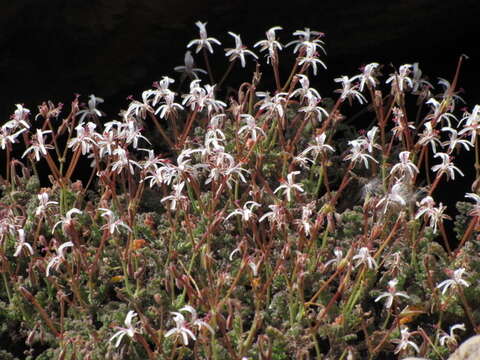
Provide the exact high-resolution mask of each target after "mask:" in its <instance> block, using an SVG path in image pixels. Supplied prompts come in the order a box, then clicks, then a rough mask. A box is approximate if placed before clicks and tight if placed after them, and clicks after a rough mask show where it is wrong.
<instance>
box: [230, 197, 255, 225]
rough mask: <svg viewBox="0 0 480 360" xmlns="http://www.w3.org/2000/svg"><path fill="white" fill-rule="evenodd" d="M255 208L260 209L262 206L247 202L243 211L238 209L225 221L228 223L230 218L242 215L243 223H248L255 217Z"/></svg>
mask: <svg viewBox="0 0 480 360" xmlns="http://www.w3.org/2000/svg"><path fill="white" fill-rule="evenodd" d="M255 207H260V204H259V203H257V202H255V201H247V202H246V203H245V204H244V205H243V208H242V209H236V210H234V211H233V212H231V213H230V214H229V215H228V216H227V217H226V218H225V221H227V220H228V219H229V218H231V217H232V216H235V215H241V216H242V221H244V222H247V221H249V220H250V219H251V218H253V217H254V216H255V214H254V213H253V209H254V208H255Z"/></svg>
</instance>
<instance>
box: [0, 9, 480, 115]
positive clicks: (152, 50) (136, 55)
mask: <svg viewBox="0 0 480 360" xmlns="http://www.w3.org/2000/svg"><path fill="white" fill-rule="evenodd" d="M1 2H2V3H4V4H2V7H1V8H0V10H1V11H0V49H1V54H2V55H1V57H0V75H1V82H0V88H1V96H0V116H1V117H2V118H3V119H6V117H8V115H9V114H11V113H12V112H13V110H14V109H15V108H14V105H15V104H16V103H23V104H25V106H26V107H28V108H30V109H31V110H32V111H34V110H36V105H38V104H40V103H41V102H42V101H44V100H52V101H54V102H59V101H61V102H64V103H66V104H69V103H70V101H71V99H72V97H73V94H74V93H80V94H82V95H83V97H82V99H84V100H86V99H87V96H88V95H89V94H91V93H93V94H95V95H97V96H101V97H103V98H105V100H106V101H105V104H104V105H103V109H104V110H105V111H106V112H107V113H108V115H109V116H110V117H116V115H117V113H118V110H119V109H120V108H121V107H126V104H127V101H126V100H125V98H126V97H127V96H128V95H130V94H133V95H134V96H136V97H139V96H140V94H141V91H142V90H145V89H147V88H149V87H150V86H151V84H152V82H153V81H155V80H159V79H160V77H161V76H162V75H170V76H174V77H175V78H177V79H178V74H175V73H174V72H173V67H174V66H176V65H181V64H182V63H183V56H184V52H185V47H186V44H187V42H188V41H189V40H191V39H193V38H197V37H198V30H197V28H196V26H195V25H194V23H195V22H196V21H198V20H201V21H208V25H207V31H208V34H209V36H213V37H216V38H218V39H219V40H220V41H221V42H222V46H221V47H215V50H216V55H215V56H214V59H212V62H213V64H214V72H215V73H216V74H217V75H216V76H217V79H218V78H219V77H220V74H221V73H222V72H223V70H224V69H225V68H226V66H227V62H226V58H225V57H224V51H223V48H224V47H231V46H232V45H233V39H232V38H231V37H230V36H229V35H227V31H233V32H235V33H239V34H241V36H242V39H243V41H244V43H245V44H246V45H248V46H250V47H251V46H252V45H253V44H254V43H255V42H256V41H258V40H260V39H263V38H264V37H265V35H264V32H265V30H267V29H268V28H270V27H271V26H275V25H280V26H282V27H283V28H284V30H283V31H281V32H279V33H278V34H279V35H280V40H281V41H282V43H287V42H288V41H290V40H292V39H293V36H292V35H291V33H292V32H293V31H295V30H297V29H303V28H304V27H310V28H311V29H312V30H318V31H322V32H325V34H326V37H325V41H326V49H327V52H328V56H327V58H326V59H325V60H326V63H327V66H328V71H326V72H325V71H323V70H322V71H320V74H319V76H317V80H316V81H317V83H316V84H315V85H316V86H317V87H318V88H319V89H320V90H321V94H322V95H324V96H329V95H330V92H329V90H331V89H332V88H333V86H334V84H333V78H334V77H337V76H339V75H343V74H345V75H350V76H351V75H354V74H356V73H358V68H359V67H360V66H361V65H362V64H366V63H369V62H372V61H376V62H380V63H383V64H385V65H387V68H386V70H385V71H384V72H385V73H386V74H388V73H390V70H391V68H390V67H388V65H389V64H393V65H394V66H395V67H398V65H401V64H403V63H413V62H420V66H421V68H422V69H423V71H424V73H425V74H428V75H430V77H431V79H432V80H435V79H436V77H438V76H442V77H445V78H447V79H451V78H452V76H453V72H454V70H455V66H456V62H457V59H458V57H459V55H460V54H467V55H468V56H469V57H470V60H469V61H467V62H466V63H465V66H464V68H463V70H462V75H461V77H460V86H462V87H463V88H464V89H465V90H466V93H465V94H464V95H465V98H466V99H467V100H468V103H469V104H471V105H473V104H475V103H479V102H480V100H479V97H480V96H479V94H480V86H479V84H478V80H479V79H480V77H479V75H480V70H479V68H480V46H479V33H480V30H479V25H478V23H479V15H480V5H479V4H480V2H478V1H476V0H455V1H442V0H404V1H387V0H383V1H379V0H364V1H359V0H343V1H339V0H334V1H332V0H324V1H322V0H317V1H305V0H293V1H288V2H285V4H286V5H280V2H273V1H251V0H222V1H220V0H210V1H198V0H197V1H191V0H98V1H93V0H49V1H40V0H15V1H7V0H3V1H1ZM287 52H288V53H290V52H291V48H289V49H288V51H287ZM257 53H258V52H257ZM199 55H201V54H199ZM291 59H293V58H291ZM291 59H288V57H287V60H286V61H284V64H285V68H284V70H285V72H284V76H287V73H286V72H287V71H288V70H289V66H290V64H291V63H288V62H289V60H291ZM196 60H197V63H198V65H199V66H200V67H204V66H203V59H202V57H201V56H197V57H196ZM250 64H252V62H250ZM239 69H240V68H239V67H237V68H236V70H237V72H239V73H240V74H241V75H242V80H246V79H247V78H249V77H250V75H249V74H250V73H251V69H253V65H251V66H250V68H249V69H248V71H238V70H239ZM265 74H267V71H266V72H265ZM234 77H235V74H234ZM232 81H233V80H232ZM327 91H328V92H327Z"/></svg>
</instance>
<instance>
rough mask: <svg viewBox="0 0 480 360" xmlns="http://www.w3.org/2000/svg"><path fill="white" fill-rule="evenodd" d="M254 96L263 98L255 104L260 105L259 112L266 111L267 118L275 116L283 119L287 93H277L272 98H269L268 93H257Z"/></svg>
mask: <svg viewBox="0 0 480 360" xmlns="http://www.w3.org/2000/svg"><path fill="white" fill-rule="evenodd" d="M256 95H257V96H258V97H263V98H264V99H263V100H261V101H259V102H258V104H257V105H260V110H267V112H268V116H274V115H277V116H278V117H280V118H283V114H284V106H285V104H286V103H287V99H286V97H285V96H286V95H287V93H284V92H279V93H277V94H275V95H274V96H270V94H269V93H268V92H262V91H259V92H257V94H256Z"/></svg>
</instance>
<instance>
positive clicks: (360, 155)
mask: <svg viewBox="0 0 480 360" xmlns="http://www.w3.org/2000/svg"><path fill="white" fill-rule="evenodd" d="M348 144H349V145H350V146H351V148H350V154H348V155H347V156H345V157H344V160H350V161H351V162H352V163H353V164H355V163H356V162H357V161H359V160H361V161H363V164H364V165H365V167H366V168H367V169H368V160H369V159H370V160H372V161H374V162H376V163H378V161H377V160H375V159H374V158H373V157H372V156H371V155H369V154H366V153H365V147H366V145H367V142H366V141H365V140H363V139H356V140H351V141H349V142H348Z"/></svg>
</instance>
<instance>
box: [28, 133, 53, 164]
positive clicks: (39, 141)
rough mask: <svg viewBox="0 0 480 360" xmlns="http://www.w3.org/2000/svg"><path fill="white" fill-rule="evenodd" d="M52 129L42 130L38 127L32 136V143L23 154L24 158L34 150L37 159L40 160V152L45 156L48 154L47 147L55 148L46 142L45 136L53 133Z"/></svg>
mask: <svg viewBox="0 0 480 360" xmlns="http://www.w3.org/2000/svg"><path fill="white" fill-rule="evenodd" d="M51 133H52V131H51V130H46V131H42V130H41V129H37V133H36V135H34V136H33V138H32V144H31V145H30V146H29V147H28V148H27V150H25V152H24V153H23V155H22V158H23V157H25V155H27V154H28V153H29V152H31V151H33V152H34V153H35V160H37V161H40V154H42V155H43V156H45V155H47V149H54V147H53V146H52V145H47V144H45V139H44V138H43V136H44V135H46V134H51Z"/></svg>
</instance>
